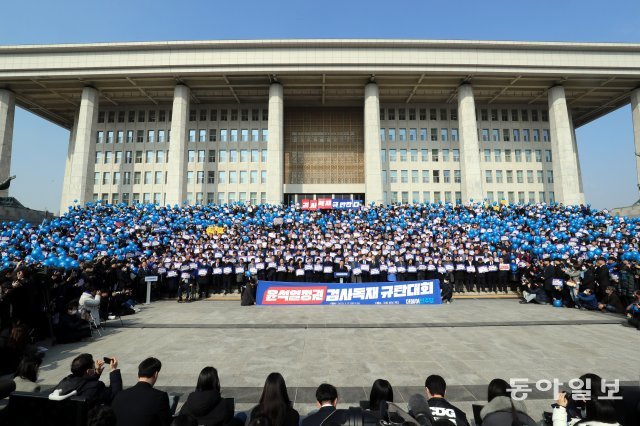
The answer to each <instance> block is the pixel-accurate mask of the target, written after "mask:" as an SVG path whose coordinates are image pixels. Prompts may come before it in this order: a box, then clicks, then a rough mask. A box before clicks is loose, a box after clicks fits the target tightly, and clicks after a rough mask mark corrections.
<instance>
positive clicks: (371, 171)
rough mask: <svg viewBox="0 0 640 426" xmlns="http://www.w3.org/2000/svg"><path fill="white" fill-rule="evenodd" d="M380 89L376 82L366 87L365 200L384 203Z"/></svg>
mask: <svg viewBox="0 0 640 426" xmlns="http://www.w3.org/2000/svg"><path fill="white" fill-rule="evenodd" d="M379 94H380V91H379V90H378V85H377V84H376V83H369V84H367V85H366V86H365V88H364V192H365V194H364V197H365V202H366V203H367V204H369V203H372V202H374V203H376V204H378V205H380V204H383V203H384V199H383V197H382V161H381V160H380V149H381V146H380V96H379Z"/></svg>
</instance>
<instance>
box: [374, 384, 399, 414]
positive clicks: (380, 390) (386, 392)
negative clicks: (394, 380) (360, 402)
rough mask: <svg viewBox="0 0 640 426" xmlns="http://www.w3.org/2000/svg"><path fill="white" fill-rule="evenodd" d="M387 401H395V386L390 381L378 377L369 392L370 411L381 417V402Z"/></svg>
mask: <svg viewBox="0 0 640 426" xmlns="http://www.w3.org/2000/svg"><path fill="white" fill-rule="evenodd" d="M385 401H386V402H393V388H392V387H391V383H389V382H388V381H386V380H384V379H377V380H376V381H375V382H373V386H371V392H370V393H369V411H371V412H372V413H374V414H375V415H377V416H378V417H380V408H381V404H382V403H383V402H385Z"/></svg>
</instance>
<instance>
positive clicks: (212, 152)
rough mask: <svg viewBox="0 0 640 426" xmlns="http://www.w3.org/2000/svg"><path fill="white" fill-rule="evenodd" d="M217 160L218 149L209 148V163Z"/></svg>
mask: <svg viewBox="0 0 640 426" xmlns="http://www.w3.org/2000/svg"><path fill="white" fill-rule="evenodd" d="M215 162H216V150H215V149H210V150H209V163H215Z"/></svg>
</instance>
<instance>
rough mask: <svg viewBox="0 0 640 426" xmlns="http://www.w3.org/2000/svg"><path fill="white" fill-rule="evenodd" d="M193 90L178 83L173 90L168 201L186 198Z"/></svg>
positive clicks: (168, 166) (167, 188) (175, 201)
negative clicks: (189, 124) (189, 127)
mask: <svg viewBox="0 0 640 426" xmlns="http://www.w3.org/2000/svg"><path fill="white" fill-rule="evenodd" d="M189 96H191V90H190V89H189V88H188V87H187V86H185V85H183V84H178V85H177V86H176V87H175V89H174V91H173V111H172V113H171V141H170V142H169V161H168V163H167V185H166V203H167V204H170V205H171V206H173V205H174V204H177V205H179V206H181V205H182V202H183V201H185V199H186V186H187V182H186V176H185V175H186V171H185V169H186V164H187V157H186V155H187V120H188V119H189Z"/></svg>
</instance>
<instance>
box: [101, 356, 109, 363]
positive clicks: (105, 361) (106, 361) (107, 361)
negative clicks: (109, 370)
mask: <svg viewBox="0 0 640 426" xmlns="http://www.w3.org/2000/svg"><path fill="white" fill-rule="evenodd" d="M102 360H103V361H104V363H105V364H111V358H109V357H106V356H105V357H104V358H102Z"/></svg>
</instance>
